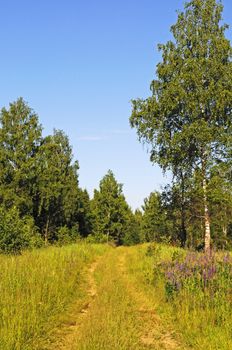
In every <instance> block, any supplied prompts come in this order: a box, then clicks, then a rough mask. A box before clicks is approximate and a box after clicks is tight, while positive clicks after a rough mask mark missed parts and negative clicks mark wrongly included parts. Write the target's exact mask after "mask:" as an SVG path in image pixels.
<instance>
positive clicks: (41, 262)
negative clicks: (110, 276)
mask: <svg viewBox="0 0 232 350" xmlns="http://www.w3.org/2000/svg"><path fill="white" fill-rule="evenodd" d="M105 250H106V247H105V246H100V245H94V246H92V245H87V244H80V245H70V246H67V247H60V248H59V247H49V248H47V249H40V250H35V251H28V252H24V253H23V254H22V255H21V256H0V295H1V298H0V349H1V350H19V349H23V350H29V349H41V348H43V345H40V344H42V343H41V342H42V341H43V342H44V341H46V339H47V338H49V334H50V332H51V331H52V330H53V329H54V328H55V327H56V325H59V324H60V323H61V322H62V315H64V314H65V312H66V310H67V309H68V307H69V306H70V305H71V303H72V302H73V301H74V300H76V299H80V300H81V299H82V298H83V297H84V295H85V292H84V289H83V286H84V283H85V272H86V269H87V267H88V265H89V264H91V263H92V262H93V261H94V260H95V259H96V258H97V256H99V255H101V254H102V253H103V252H104V251H105Z"/></svg>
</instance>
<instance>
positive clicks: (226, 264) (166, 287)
mask: <svg viewBox="0 0 232 350" xmlns="http://www.w3.org/2000/svg"><path fill="white" fill-rule="evenodd" d="M143 260H144V264H145V262H146V264H147V268H146V275H145V274H144V276H147V283H149V284H150V285H153V289H154V290H155V291H156V293H158V294H159V295H160V310H162V312H163V317H164V318H165V317H166V318H167V319H169V320H170V319H171V320H172V322H173V324H174V325H175V327H176V329H178V331H179V332H180V333H181V334H182V335H183V337H184V338H185V340H186V341H187V343H188V345H189V346H190V347H192V348H193V349H198V350H203V349H207V350H217V349H220V350H228V349H232V332H231V329H232V319H231V313H232V259H231V257H230V256H229V255H225V256H224V257H223V256H222V255H221V254H216V255H212V256H206V255H204V254H200V253H188V252H186V251H183V250H173V248H170V247H165V246H158V245H157V246H150V247H149V248H148V249H147V250H144V256H143ZM148 272H149V274H148Z"/></svg>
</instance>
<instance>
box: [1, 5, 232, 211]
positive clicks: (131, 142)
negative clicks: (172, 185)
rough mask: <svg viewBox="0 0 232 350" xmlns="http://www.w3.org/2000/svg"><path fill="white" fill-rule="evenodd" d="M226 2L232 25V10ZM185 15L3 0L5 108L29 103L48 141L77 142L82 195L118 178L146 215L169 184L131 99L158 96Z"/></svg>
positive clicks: (159, 9) (156, 8) (164, 8)
mask: <svg viewBox="0 0 232 350" xmlns="http://www.w3.org/2000/svg"><path fill="white" fill-rule="evenodd" d="M223 3H224V6H225V9H224V19H225V21H226V22H227V23H228V24H232V2H231V0H224V1H223ZM182 8H183V1H182V0H164V1H155V0H124V1H123V0H111V1H109V0H108V1H107V0H98V1H96V0H95V1H94V0H89V1H88V0H85V1H84V0H82V1H80V0H66V1H64V0H62V1H61V0H40V1H31V0H20V1H18V0H8V1H3V0H0V13H1V19H0V42H1V56H0V79H1V89H0V106H1V107H2V106H8V104H9V102H11V101H14V100H16V99H17V97H19V96H22V97H23V98H24V99H25V100H26V101H27V102H28V103H29V105H30V106H31V107H32V108H33V109H34V110H35V111H36V112H37V113H38V115H39V118H40V122H41V123H42V125H43V127H44V135H45V134H48V133H51V132H52V130H53V128H57V129H62V130H64V131H65V132H66V133H67V135H68V136H69V138H70V143H71V144H72V146H73V151H74V156H75V159H78V161H79V163H80V177H79V179H80V185H81V186H82V187H85V188H87V189H88V191H89V192H90V193H92V191H93V188H95V187H97V186H98V183H99V181H100V179H101V178H102V177H103V176H104V175H105V173H106V172H107V170H108V169H112V170H113V172H114V173H115V175H116V178H117V180H118V181H119V182H120V183H123V184H124V193H125V195H126V198H127V200H128V202H129V204H130V205H131V206H132V207H133V208H136V207H139V206H140V205H141V204H142V203H143V199H144V198H145V197H146V196H148V195H149V193H150V192H151V191H153V190H155V189H159V188H160V186H161V185H162V184H164V183H165V182H167V181H168V178H167V177H166V178H165V177H163V175H162V172H161V170H160V169H159V168H158V167H157V166H155V165H154V166H152V164H151V163H150V161H149V155H148V154H147V152H146V149H144V148H143V146H142V145H141V144H140V143H139V142H138V141H137V137H136V133H135V131H134V130H131V129H130V127H129V122H128V118H129V116H130V111H131V106H130V100H131V99H132V98H137V97H146V96H148V95H149V94H150V92H149V84H150V81H151V80H152V79H153V78H154V76H155V66H156V64H157V63H158V61H159V59H160V56H159V53H158V51H157V44H158V43H160V42H161V43H164V42H166V41H167V40H168V39H169V38H170V32H169V28H170V25H171V24H173V23H175V21H176V10H177V9H182ZM227 36H228V37H229V38H231V31H229V32H228V34H227Z"/></svg>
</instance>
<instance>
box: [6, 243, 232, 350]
mask: <svg viewBox="0 0 232 350" xmlns="http://www.w3.org/2000/svg"><path fill="white" fill-rule="evenodd" d="M0 266H1V269H0V271H1V282H0V293H1V300H0V339H1V342H0V349H1V350H13V349H14V350H32V349H37V350H39V349H40V350H42V349H43V350H45V349H46V350H48V349H50V350H53V349H56V350H59V349H60V350H61V349H63V350H68V349H69V350H100V349H106V350H114V349H115V350H129V349H138V350H140V349H141V350H142V349H157V350H158V349H159V350H161V349H166V350H169V349H178V350H181V349H182V350H188V349H196V350H203V349H208V350H216V349H218V350H219V349H220V350H228V349H230V348H232V337H231V329H232V321H231V317H230V315H231V311H232V303H231V291H232V258H231V256H230V255H229V254H224V253H217V254H212V255H211V256H210V257H207V256H205V255H204V254H203V253H196V252H188V251H186V250H183V249H180V248H175V247H171V246H166V245H160V244H143V245H137V246H132V247H118V248H114V247H109V246H108V245H104V244H85V243H79V244H73V245H70V246H64V247H49V248H46V249H40V250H35V251H27V252H24V253H23V254H22V255H21V256H3V255H2V256H0ZM93 266H94V268H93ZM90 273H91V278H89V276H90ZM90 295H91V297H90Z"/></svg>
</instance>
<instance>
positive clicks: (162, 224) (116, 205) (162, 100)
mask: <svg viewBox="0 0 232 350" xmlns="http://www.w3.org/2000/svg"><path fill="white" fill-rule="evenodd" d="M222 11H223V6H222V3H221V2H220V1H217V0H191V1H189V2H187V3H186V4H185V8H184V10H183V11H182V12H180V13H179V14H178V19H177V22H176V24H174V25H173V26H172V27H171V33H172V35H173V40H169V41H168V42H167V43H166V44H162V45H159V50H160V51H161V53H162V60H161V62H160V63H159V64H158V65H157V71H156V75H157V79H154V80H153V81H152V83H151V96H150V97H148V98H147V99H136V100H133V101H132V114H131V117H130V124H131V127H132V128H135V129H136V130H137V134H138V137H139V140H140V141H142V142H144V143H146V144H147V145H148V148H149V151H150V158H151V161H152V162H153V163H158V164H159V165H160V167H161V168H162V169H163V171H164V172H167V171H169V172H171V173H172V176H173V180H172V183H170V184H169V185H167V186H166V187H165V188H163V189H161V190H160V191H155V192H152V193H151V194H150V196H149V197H148V198H146V199H145V201H144V205H143V206H142V209H141V210H136V211H135V212H133V211H132V209H131V208H130V206H129V205H128V203H127V202H126V199H125V196H124V194H123V188H122V184H119V183H118V182H117V180H116V179H115V176H114V174H113V172H112V171H109V172H108V173H107V174H106V175H105V176H104V177H103V179H102V180H101V181H100V184H99V189H96V190H95V191H94V196H93V199H91V200H90V197H89V194H88V192H87V191H86V190H84V189H81V188H80V187H79V183H78V172H79V164H78V162H77V161H73V154H72V148H71V146H70V144H69V139H68V137H67V136H66V135H65V134H64V132H63V131H61V130H54V132H53V134H52V135H49V136H46V137H43V136H42V126H41V125H40V123H39V119H38V116H37V114H36V113H35V112H34V111H33V110H32V109H31V108H30V107H29V106H28V104H27V103H25V101H24V100H23V99H22V98H20V99H18V100H17V101H16V102H13V103H11V104H10V106H9V108H8V109H6V108H3V109H2V110H1V113H0V175H1V176H0V250H1V251H3V252H11V251H15V252H17V251H20V250H21V249H22V248H25V247H30V246H41V245H44V244H45V245H46V244H48V243H50V244H51V243H60V244H62V243H66V242H72V241H76V240H77V239H78V238H86V237H88V240H89V241H98V242H107V241H108V242H109V241H113V242H114V243H115V244H117V245H120V244H136V243H140V242H146V241H154V240H155V241H162V242H171V243H173V244H176V245H180V246H182V247H186V246H187V247H191V248H198V249H201V248H203V247H204V248H205V250H206V251H209V250H210V247H211V246H212V245H214V246H216V247H219V248H229V247H230V246H231V245H232V48H231V44H230V41H229V40H228V39H227V38H226V37H225V31H226V29H227V28H228V26H227V25H225V24H223V23H222Z"/></svg>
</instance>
